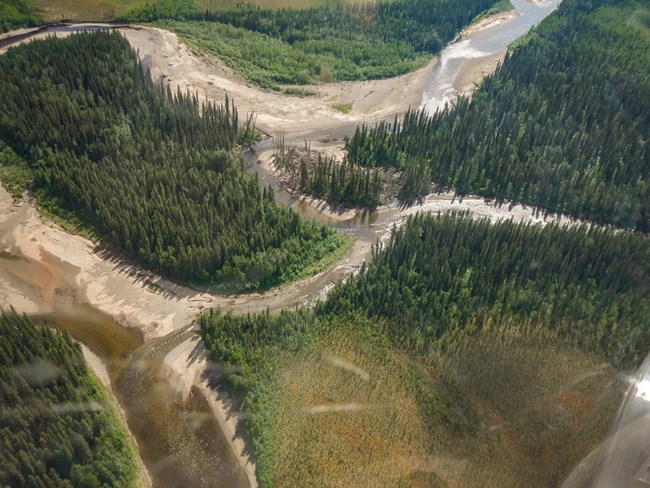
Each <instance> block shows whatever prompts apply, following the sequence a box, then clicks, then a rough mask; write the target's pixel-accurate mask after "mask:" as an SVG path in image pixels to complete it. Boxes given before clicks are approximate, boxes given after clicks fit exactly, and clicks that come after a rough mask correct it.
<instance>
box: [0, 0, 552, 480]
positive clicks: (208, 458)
mask: <svg viewBox="0 0 650 488" xmlns="http://www.w3.org/2000/svg"><path fill="white" fill-rule="evenodd" d="M512 3H513V5H514V6H515V8H516V9H517V12H518V14H519V15H518V16H516V17H514V18H513V19H511V20H509V21H507V22H504V23H502V24H500V25H499V26H497V27H493V28H490V29H487V30H482V31H480V32H479V33H477V34H476V35H471V36H468V37H461V38H460V39H458V40H457V41H455V42H454V43H452V44H450V45H449V46H448V47H447V48H445V50H444V51H443V52H442V53H441V55H440V60H439V62H438V63H437V64H436V66H435V67H434V69H433V70H432V72H431V74H430V78H429V81H428V83H427V86H426V88H425V90H424V94H423V101H422V107H423V108H426V109H427V110H429V111H433V110H436V109H437V108H439V107H441V106H444V104H445V103H450V102H452V101H453V99H454V97H455V96H456V95H457V93H458V90H457V89H456V87H455V84H456V80H457V79H458V77H459V76H460V75H461V73H462V71H463V69H465V67H464V66H465V63H467V62H468V61H469V60H471V59H476V58H481V57H485V56H489V55H493V54H494V53H498V52H501V51H504V50H505V49H506V48H507V45H508V44H509V43H510V42H512V41H514V40H515V39H517V38H518V37H520V36H521V35H523V34H524V33H526V32H527V31H528V30H529V29H530V28H531V27H532V26H533V25H535V24H536V23H538V22H539V21H540V20H542V19H543V18H544V17H545V16H547V15H549V14H550V13H551V12H552V10H553V9H554V8H555V7H557V5H558V3H559V0H549V1H547V2H545V3H543V4H541V5H536V4H532V3H529V2H528V1H526V0H512ZM100 28H101V29H105V28H107V27H106V26H96V25H81V26H74V27H69V26H52V27H47V28H45V29H40V30H38V31H32V32H31V33H23V34H20V35H19V36H18V37H16V38H14V39H13V42H12V40H11V39H9V38H7V37H4V38H2V39H0V49H2V48H4V47H7V46H9V45H11V44H13V43H15V42H21V41H23V40H25V39H27V38H29V37H31V36H33V35H35V34H48V33H53V32H59V31H61V30H65V31H77V30H89V29H100ZM110 28H112V27H110ZM352 130H354V126H353V125H351V124H349V123H347V124H342V125H341V127H340V130H339V132H341V133H350V131H352ZM263 149H264V146H263V145H261V146H259V147H258V148H257V150H258V151H261V150H263ZM247 159H248V163H249V167H250V168H251V170H255V171H258V173H259V176H260V182H261V183H262V184H269V185H271V186H272V187H273V188H274V189H275V192H276V200H277V203H279V204H281V205H285V206H291V207H293V208H295V209H297V210H298V211H300V212H301V213H302V214H303V215H304V216H306V217H309V218H315V219H318V220H320V221H321V222H324V223H326V224H328V225H331V226H333V227H336V228H338V229H339V230H340V231H341V232H344V233H347V234H350V235H354V236H356V237H357V238H358V239H359V241H360V242H361V243H362V245H360V246H359V248H360V249H362V251H359V253H360V254H359V255H358V256H357V259H356V260H354V259H353V260H352V261H351V262H349V263H348V264H349V266H357V265H358V264H359V263H360V261H362V260H363V259H365V258H367V257H369V245H370V244H372V243H374V242H375V240H376V239H378V238H379V239H381V238H385V237H386V236H387V235H388V234H389V232H390V229H391V227H392V226H393V225H400V224H401V223H402V221H403V220H404V219H405V218H406V217H407V216H408V215H409V214H412V213H414V212H416V211H418V210H419V211H429V212H435V211H445V210H449V209H453V208H458V209H469V210H471V211H472V212H474V213H475V214H477V215H479V216H487V217H490V218H494V219H496V218H511V217H514V218H515V219H519V220H529V221H530V220H534V221H542V220H543V219H542V218H541V217H540V216H538V215H536V214H535V213H534V212H533V211H531V210H530V209H525V208H523V207H516V208H509V207H507V206H504V207H501V206H496V205H494V204H491V203H488V202H485V201H484V200H483V199H471V198H468V199H465V200H464V201H460V200H457V199H456V198H455V197H454V196H453V195H450V194H443V195H432V196H430V197H428V198H427V199H426V200H425V201H424V202H423V204H422V205H420V206H415V207H411V208H404V207H401V206H399V204H397V203H393V204H391V205H387V206H384V207H381V208H380V209H379V210H375V211H373V212H362V213H358V214H357V215H356V216H355V217H354V218H351V219H348V220H347V221H341V220H340V219H332V218H329V217H327V216H325V215H323V214H322V213H320V212H318V211H317V210H315V209H314V208H313V207H311V206H309V205H306V204H305V203H304V202H303V201H301V200H300V199H299V198H298V197H296V196H294V195H292V194H291V193H289V192H287V191H285V190H283V189H282V188H281V187H280V185H279V184H278V182H277V181H276V180H275V178H274V177H273V174H272V173H271V172H268V171H264V170H262V169H261V168H259V167H258V165H256V164H255V161H256V155H255V153H254V152H253V153H249V154H248V156H247ZM348 261H350V260H348ZM0 264H1V267H0V285H3V286H12V283H17V282H18V281H17V280H16V277H17V276H22V277H23V280H22V281H21V283H23V286H24V283H25V282H27V281H26V280H28V279H29V276H30V274H31V273H33V272H34V269H35V268H34V262H30V261H28V260H25V259H16V257H15V256H12V255H10V254H7V253H0ZM348 273H349V269H345V266H338V267H337V268H336V269H335V270H334V271H331V272H329V273H325V274H323V275H322V276H320V277H319V278H318V279H314V280H311V281H309V282H308V283H307V284H306V285H305V286H304V287H298V288H295V287H294V289H293V291H292V289H289V290H288V291H286V290H285V291H281V292H278V293H275V294H274V296H275V295H278V294H279V295H278V296H276V297H275V300H276V301H277V300H279V299H282V298H283V296H284V295H282V293H284V294H285V295H286V298H287V300H286V302H283V304H284V305H285V306H289V305H287V304H290V306H292V307H293V306H294V305H295V304H296V303H303V302H305V301H309V300H312V299H314V298H318V297H319V296H322V294H323V293H324V292H325V291H326V290H327V289H329V287H331V286H332V284H333V282H335V281H337V280H340V279H341V278H342V277H344V276H346V275H347V274H348ZM10 275H12V276H10ZM0 288H1V286H0ZM57 290H58V289H56V290H55V289H54V287H53V288H52V293H54V292H55V291H57ZM291 293H293V295H291ZM32 296H34V295H32ZM37 296H38V294H37ZM43 296H44V295H43V290H41V291H40V297H41V299H42V298H43ZM51 298H52V297H51V296H50V299H51ZM266 299H269V297H268V296H266V297H265V296H262V297H261V298H260V302H262V301H263V300H266ZM246 300H248V301H249V302H250V301H253V300H255V296H252V297H250V298H248V299H246ZM271 300H272V299H271ZM64 303H65V307H58V308H57V307H55V308H52V307H51V305H52V304H51V303H47V304H45V305H43V306H41V307H37V308H40V309H48V310H50V313H48V314H47V315H43V314H41V315H39V316H36V318H41V319H44V320H46V321H47V322H48V323H49V324H50V325H52V326H54V327H59V328H62V329H65V330H67V331H69V332H70V333H71V335H72V336H73V337H75V338H76V339H77V340H79V341H80V342H82V343H83V344H84V345H86V346H87V347H88V348H89V349H90V350H91V351H92V352H93V353H95V354H96V355H97V356H98V357H99V358H100V359H101V360H102V362H103V363H104V364H105V365H106V367H107V370H108V373H109V376H110V379H111V385H112V389H113V391H114V394H115V396H116V398H117V400H118V402H119V404H120V406H121V408H122V409H123V410H124V412H125V414H126V419H127V423H128V425H129V428H130V430H131V432H132V433H133V435H134V436H135V439H136V441H137V444H138V447H139V450H140V454H141V457H142V460H143V462H144V464H145V466H146V468H147V471H148V473H149V475H150V476H151V478H152V483H153V485H154V486H156V487H163V488H171V487H181V486H183V487H184V486H192V487H203V486H205V487H209V486H232V487H244V486H248V481H247V478H246V476H245V474H244V472H243V470H242V469H241V467H240V466H239V464H238V461H237V459H236V458H235V456H234V455H233V453H232V449H231V448H230V446H229V444H228V439H226V438H225V437H224V435H223V434H222V432H221V431H220V428H219V425H218V423H217V422H216V420H215V418H214V416H213V414H212V412H211V410H210V407H209V405H208V404H207V402H206V400H205V398H204V397H203V396H202V394H201V393H200V392H199V391H198V390H193V391H192V394H191V395H190V398H189V400H188V401H186V402H182V401H180V400H179V399H178V398H177V395H176V393H175V390H174V387H173V385H171V384H170V383H169V380H168V377H167V376H166V375H165V374H163V367H164V366H163V358H164V357H165V355H166V354H167V353H168V352H169V351H171V350H172V349H173V348H174V346H176V345H178V344H180V343H181V342H182V341H183V340H185V339H187V338H188V337H190V336H191V335H192V334H193V331H191V330H189V329H187V328H185V329H180V330H177V331H175V332H172V333H171V334H169V335H168V336H165V337H163V338H159V339H153V340H149V341H146V342H144V343H143V339H142V335H140V334H139V333H137V332H134V331H133V330H132V329H126V328H124V327H123V326H122V325H120V324H119V323H117V322H116V321H115V320H114V319H113V318H112V317H110V316H108V315H106V314H103V313H101V312H99V311H98V310H97V309H95V308H93V306H92V305H90V304H87V303H76V302H75V300H66V301H65V302H64ZM272 303H273V302H272ZM263 304H264V303H260V304H258V305H260V306H261V305H263ZM4 305H7V306H8V305H11V303H5V304H4ZM14 305H15V304H14ZM41 305H42V304H41ZM19 311H21V310H19Z"/></svg>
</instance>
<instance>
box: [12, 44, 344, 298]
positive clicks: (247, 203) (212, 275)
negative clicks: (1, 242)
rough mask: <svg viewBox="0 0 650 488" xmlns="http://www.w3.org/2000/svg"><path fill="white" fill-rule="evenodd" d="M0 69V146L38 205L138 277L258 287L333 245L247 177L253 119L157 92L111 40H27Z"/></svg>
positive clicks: (321, 230) (308, 263)
mask: <svg viewBox="0 0 650 488" xmlns="http://www.w3.org/2000/svg"><path fill="white" fill-rule="evenodd" d="M0 72H1V73H2V76H1V77H0V139H2V140H4V142H5V143H6V144H8V145H9V146H10V147H11V149H12V150H13V151H15V152H16V153H17V154H18V155H19V156H21V157H22V158H23V159H24V160H26V161H27V163H28V164H29V167H30V168H31V170H32V172H33V180H34V181H33V184H32V188H33V189H34V190H36V195H37V197H38V198H37V199H38V200H39V201H40V202H41V203H42V204H44V205H46V206H48V207H53V208H55V209H59V208H62V209H65V210H67V211H69V212H72V213H73V214H74V215H76V216H77V217H79V218H81V219H82V221H83V222H84V223H85V224H86V225H90V226H91V227H93V228H94V229H95V230H96V232H97V234H99V236H100V237H101V241H102V242H103V243H104V244H106V245H107V246H109V247H110V248H111V249H114V250H118V251H120V252H122V253H124V254H125V255H126V256H127V257H129V258H131V259H135V260H137V261H138V262H140V263H142V264H144V265H145V266H147V267H148V268H150V269H152V270H154V271H156V272H158V273H161V274H163V275H165V276H168V277H171V278H174V279H177V280H181V281H189V282H193V283H199V284H205V285H214V286H222V287H225V288H229V289H242V288H262V287H269V286H274V285H278V284H281V283H284V282H287V281H290V280H292V279H296V278H297V277H300V276H302V275H304V273H305V272H310V271H309V270H312V271H313V270H315V269H316V268H318V266H319V264H318V263H319V262H322V260H323V259H324V258H326V257H327V256H329V255H332V253H334V252H336V251H338V250H339V249H340V248H341V246H342V245H343V238H342V237H341V236H340V235H338V234H336V233H335V232H334V231H331V230H329V229H327V228H325V227H324V226H321V225H318V224H316V223H313V222H307V221H303V220H301V219H300V218H299V216H298V215H297V214H296V213H295V212H293V211H290V210H285V209H281V208H279V207H276V206H275V205H274V203H273V200H274V197H273V193H272V191H271V190H270V189H269V190H267V189H265V188H264V189H263V188H260V187H259V186H258V183H257V179H256V177H255V176H253V175H249V174H247V173H246V172H245V170H244V168H243V163H242V160H241V157H240V155H239V153H238V148H239V145H240V144H245V143H247V142H249V141H251V140H252V138H253V137H255V134H254V129H253V127H252V124H251V122H250V120H249V121H248V122H246V121H244V122H245V123H243V124H242V123H240V121H239V119H238V114H237V111H236V110H235V108H234V106H233V105H231V104H230V103H229V102H228V101H226V103H225V105H223V106H217V105H213V104H210V103H207V102H206V103H201V102H200V101H199V100H198V99H197V98H196V97H195V96H193V95H190V94H183V93H180V92H179V93H171V92H170V90H169V89H167V90H163V89H162V88H161V87H159V86H155V85H154V84H153V83H152V82H151V79H150V76H149V73H148V71H147V70H145V69H144V68H143V67H142V65H141V64H140V62H139V61H138V59H137V56H136V54H135V53H134V52H133V51H132V50H131V49H130V47H129V44H128V42H127V41H126V40H125V39H124V38H123V37H122V36H121V35H120V34H119V33H110V34H108V33H103V32H95V33H86V34H79V35H73V36H70V37H68V38H66V39H49V40H45V41H34V42H32V43H30V44H29V45H26V46H21V47H19V48H15V49H11V50H10V51H9V52H8V53H7V54H5V55H3V56H2V57H0ZM5 152H6V151H5ZM10 159H11V158H10ZM13 159H15V158H13Z"/></svg>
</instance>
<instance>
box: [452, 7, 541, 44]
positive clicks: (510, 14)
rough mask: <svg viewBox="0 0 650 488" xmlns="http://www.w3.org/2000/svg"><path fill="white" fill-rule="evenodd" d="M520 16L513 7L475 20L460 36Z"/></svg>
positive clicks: (484, 29)
mask: <svg viewBox="0 0 650 488" xmlns="http://www.w3.org/2000/svg"><path fill="white" fill-rule="evenodd" d="M540 3H541V2H540ZM518 16H519V12H517V11H516V10H515V9H514V7H513V8H512V10H508V11H507V12H501V13H498V14H494V15H490V16H489V17H484V18H482V19H481V20H479V21H478V22H475V23H474V24H472V25H470V26H468V27H466V28H465V29H463V31H462V32H461V33H460V37H469V36H473V35H475V34H478V33H480V32H485V31H487V30H490V29H493V28H494V27H496V26H498V25H500V24H503V23H504V22H508V21H509V20H512V19H514V18H515V17H518Z"/></svg>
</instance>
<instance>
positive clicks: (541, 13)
mask: <svg viewBox="0 0 650 488" xmlns="http://www.w3.org/2000/svg"><path fill="white" fill-rule="evenodd" d="M510 1H511V3H512V5H513V6H514V7H515V10H516V11H517V13H518V14H519V15H518V16H517V17H515V18H513V19H510V20H509V21H507V22H504V23H502V24H499V25H498V26H495V27H492V28H490V29H487V30H485V31H483V32H480V33H477V34H474V35H472V36H468V37H461V38H460V39H458V40H456V41H455V42H453V43H451V44H450V45H449V46H447V47H446V48H445V49H444V50H443V51H442V53H440V57H439V59H438V63H437V64H436V65H435V66H434V68H433V70H432V71H431V74H430V75H429V79H428V80H427V84H426V86H425V88H424V93H423V94H422V102H421V104H420V108H421V109H424V110H427V111H428V112H429V113H431V114H432V113H434V112H435V111H436V110H438V109H441V108H444V106H445V104H450V103H452V102H453V101H454V100H455V99H456V97H457V96H458V93H457V90H456V89H455V87H454V83H455V82H456V80H457V79H458V77H459V75H460V73H461V70H462V69H463V66H464V64H465V62H466V61H467V60H471V59H476V58H483V57H486V56H490V55H493V54H497V53H500V52H505V51H506V50H507V49H508V45H509V44H510V43H511V42H513V41H515V40H517V39H519V38H520V37H521V36H523V35H524V34H526V33H527V32H528V31H529V30H530V29H531V28H532V27H533V26H535V25H537V24H539V22H540V21H542V20H543V19H544V18H545V17H547V16H548V15H550V14H551V13H552V12H553V10H555V9H556V8H557V7H558V6H559V5H560V0H546V1H545V2H544V3H542V4H539V5H536V4H533V3H531V2H529V1H527V0H510Z"/></svg>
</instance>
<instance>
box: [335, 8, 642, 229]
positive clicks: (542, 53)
mask: <svg viewBox="0 0 650 488" xmlns="http://www.w3.org/2000/svg"><path fill="white" fill-rule="evenodd" d="M649 12H650V6H649V4H648V2H647V1H636V0H595V1H592V2H582V1H578V0H566V1H564V2H562V4H561V5H560V7H559V9H558V11H557V12H556V13H555V14H553V15H551V16H550V17H548V18H547V19H545V20H544V21H543V22H542V23H541V24H540V26H539V27H538V28H536V29H535V30H534V31H533V32H532V33H530V34H528V35H527V37H525V38H524V40H522V41H520V42H518V43H517V45H516V47H515V48H514V50H513V51H512V52H511V53H509V54H508V55H507V57H506V60H505V61H504V63H503V64H502V65H501V67H500V68H498V69H497V71H496V72H495V73H494V74H493V75H492V76H490V77H488V78H486V79H485V80H484V81H483V83H482V85H481V86H480V87H479V88H478V89H477V90H476V92H475V93H474V94H473V96H472V99H471V100H468V99H466V98H461V99H459V100H458V101H457V103H456V104H455V106H454V107H453V108H451V107H447V108H446V109H444V110H442V111H439V112H437V113H436V114H432V115H429V116H428V115H426V114H424V113H421V112H417V111H411V112H409V113H408V114H407V115H406V117H405V118H404V119H403V120H402V121H396V123H394V124H380V125H379V126H377V127H373V128H369V127H360V128H358V130H357V132H356V134H355V135H354V136H353V137H352V138H351V139H350V140H349V141H348V144H347V148H348V157H349V158H350V159H352V160H353V161H355V162H357V163H360V164H363V165H366V166H393V167H397V168H399V169H402V170H404V171H405V172H406V174H407V179H406V184H405V191H404V192H403V193H404V196H405V197H407V196H410V197H414V196H416V195H418V194H419V193H421V192H423V191H426V189H427V188H428V185H429V181H430V180H433V181H434V182H436V183H439V184H441V185H444V186H447V187H451V188H453V189H455V190H456V191H457V192H459V193H460V194H464V193H476V194H480V195H485V196H490V197H498V198H507V199H512V200H516V201H522V202H526V203H531V204H534V205H538V206H540V207H543V208H545V209H549V210H552V211H557V212H562V213H567V214H571V215H577V216H583V217H587V218H589V219H591V220H594V221H597V222H601V223H612V224H615V225H618V226H623V227H631V228H635V229H639V230H642V231H644V232H648V231H649V230H650V220H649V219H650V164H649V161H650V146H649V145H648V139H649V138H650V96H649V94H650V34H649V33H650V23H649V19H650V13H649Z"/></svg>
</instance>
